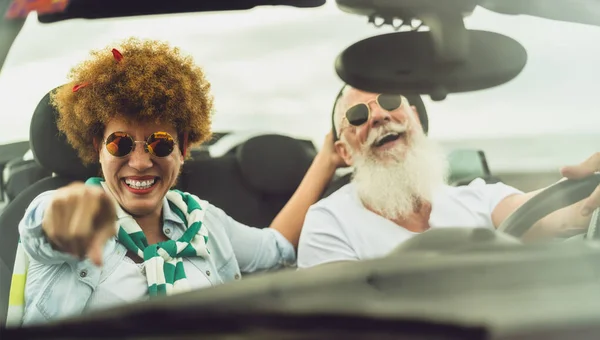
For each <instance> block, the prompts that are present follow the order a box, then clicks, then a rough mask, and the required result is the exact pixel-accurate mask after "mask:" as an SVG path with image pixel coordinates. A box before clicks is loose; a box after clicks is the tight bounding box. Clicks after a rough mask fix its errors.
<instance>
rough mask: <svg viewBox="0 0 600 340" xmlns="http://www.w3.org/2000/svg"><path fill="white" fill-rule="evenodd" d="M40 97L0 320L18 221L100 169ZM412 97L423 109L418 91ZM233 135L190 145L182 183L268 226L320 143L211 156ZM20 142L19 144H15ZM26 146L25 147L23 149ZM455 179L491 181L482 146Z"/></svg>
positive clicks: (461, 155) (467, 154)
mask: <svg viewBox="0 0 600 340" xmlns="http://www.w3.org/2000/svg"><path fill="white" fill-rule="evenodd" d="M49 96H50V94H49V93H48V94H46V96H44V98H42V99H41V100H40V102H39V104H38V106H37V107H36V110H35V112H34V113H33V116H32V119H31V126H30V143H29V144H30V146H31V154H32V159H23V158H24V157H23V156H21V157H16V158H13V159H11V160H10V161H8V162H7V163H6V165H5V172H7V174H8V179H7V181H6V191H7V192H6V194H7V200H8V202H7V203H8V204H7V206H6V208H5V209H4V210H3V212H2V213H1V214H0V235H2V237H0V270H1V275H0V320H4V319H5V317H6V311H7V308H8V293H9V291H10V278H11V275H10V274H11V273H12V268H13V264H14V258H15V251H16V246H17V242H18V230H17V225H18V223H19V221H20V220H21V218H22V217H23V214H24V212H25V209H26V208H27V206H28V205H29V203H30V202H31V201H32V200H33V199H34V198H35V197H36V196H37V195H39V194H40V193H42V192H44V191H47V190H52V189H58V188H60V187H62V186H65V185H67V184H68V183H70V182H73V181H78V180H79V181H82V180H85V179H87V178H88V177H90V176H94V175H96V174H98V172H99V169H98V167H96V166H93V167H89V168H86V167H84V166H83V164H82V163H81V162H80V161H79V159H78V158H77V155H76V153H75V150H74V149H73V148H72V147H71V146H70V145H69V144H68V143H67V142H66V139H65V138H64V137H63V136H61V135H60V133H59V132H58V129H57V127H56V121H55V118H56V114H57V113H56V112H55V110H54V109H53V108H52V107H51V106H50V105H49ZM412 102H413V103H415V104H416V105H418V106H419V107H421V108H422V111H423V112H425V113H424V114H425V117H426V111H425V108H424V105H423V102H422V100H421V99H420V98H419V97H418V96H416V97H415V98H412ZM225 136H228V137H231V135H230V134H224V133H220V134H219V133H218V134H215V136H214V138H212V139H211V140H210V141H209V142H207V143H205V144H204V145H201V146H200V147H198V148H196V149H194V150H192V151H191V159H190V160H187V161H186V162H185V164H184V167H183V170H182V174H181V177H180V179H179V182H178V184H177V188H178V189H180V190H183V191H187V192H190V193H193V194H195V195H197V196H198V197H201V198H202V199H205V200H208V201H209V202H211V203H212V204H215V205H216V206H218V207H220V208H221V209H223V210H225V211H227V213H228V214H229V215H230V216H232V217H233V218H234V219H236V220H237V221H240V222H242V223H245V224H247V225H251V226H256V227H261V228H262V227H267V226H269V224H270V223H271V221H272V220H273V219H274V218H275V216H276V215H277V213H278V212H279V211H280V210H281V209H282V208H283V206H284V205H285V203H286V202H287V201H288V199H289V198H290V197H291V195H292V194H293V193H294V191H295V190H296V188H297V187H298V185H299V184H300V181H301V180H302V178H303V177H304V174H305V173H306V171H307V170H308V167H309V166H310V164H311V162H312V160H313V158H314V156H315V155H316V148H315V146H314V145H313V143H312V142H311V141H308V140H300V139H295V138H291V137H288V136H284V135H277V134H262V135H256V136H252V137H250V138H248V139H245V140H240V141H239V143H238V144H234V146H231V147H230V149H229V150H228V151H226V152H224V154H222V155H218V156H212V155H211V153H210V149H211V147H213V148H215V147H216V146H218V144H219V140H222V139H224V137H225ZM18 145H22V144H18ZM23 150H24V148H23V147H21V151H22V153H23V154H25V151H23ZM449 160H450V164H451V165H453V167H452V168H455V169H456V171H453V172H452V174H451V176H450V179H451V182H453V183H454V185H466V184H468V183H469V182H470V181H471V180H473V179H475V178H484V179H486V180H489V181H492V180H493V176H491V174H490V172H489V168H488V167H487V163H486V160H485V155H484V154H483V152H482V151H478V150H457V151H456V152H454V153H451V154H450V156H449ZM350 177H351V173H346V174H343V175H341V176H338V177H336V178H334V179H333V180H332V182H331V184H330V186H329V187H328V188H327V189H326V190H325V192H324V193H323V197H326V196H328V195H330V194H331V193H333V192H334V191H335V190H337V189H339V188H340V187H341V186H343V185H345V184H347V183H348V182H349V180H350Z"/></svg>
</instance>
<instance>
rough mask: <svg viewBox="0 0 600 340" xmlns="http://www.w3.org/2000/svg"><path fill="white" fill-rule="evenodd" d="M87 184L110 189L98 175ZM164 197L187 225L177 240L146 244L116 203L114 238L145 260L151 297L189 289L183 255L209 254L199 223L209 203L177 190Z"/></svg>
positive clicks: (136, 226) (206, 239)
mask: <svg viewBox="0 0 600 340" xmlns="http://www.w3.org/2000/svg"><path fill="white" fill-rule="evenodd" d="M86 184H89V185H101V186H102V187H103V188H104V190H105V191H107V192H109V191H108V188H107V187H106V184H105V183H104V181H103V180H102V179H101V178H99V177H92V178H90V179H88V180H87V181H86ZM109 194H110V193H109ZM166 197H167V201H168V202H169V207H170V208H171V210H173V212H175V214H177V215H178V216H179V217H180V218H181V219H182V220H183V221H186V225H187V228H186V230H185V232H184V233H183V235H182V236H181V237H180V238H179V239H178V240H177V241H174V240H168V241H163V242H159V243H156V244H152V245H148V240H147V239H146V235H144V232H143V231H142V229H141V228H140V226H139V225H138V224H137V222H136V221H135V220H134V219H133V217H131V215H129V214H128V213H126V212H125V211H123V209H122V208H121V207H120V206H119V205H118V204H116V209H117V219H118V220H117V224H116V227H117V240H119V242H121V244H123V245H124V246H125V248H127V250H129V251H131V252H132V253H134V254H137V255H138V256H139V257H140V258H141V259H143V260H144V266H145V268H146V279H147V280H148V293H149V295H150V296H151V297H152V296H157V295H171V294H175V293H179V292H184V291H187V290H189V289H190V286H189V284H188V281H187V278H186V276H185V270H184V269H183V260H182V259H183V258H184V257H196V256H200V257H204V258H207V257H208V256H209V251H208V248H207V247H206V244H207V243H208V231H207V230H206V228H203V226H202V220H203V219H204V212H205V211H206V206H207V205H208V203H207V202H205V201H201V200H199V199H197V198H196V197H194V196H192V195H190V194H187V193H183V192H181V191H179V190H169V192H167V195H166ZM203 205H204V206H203Z"/></svg>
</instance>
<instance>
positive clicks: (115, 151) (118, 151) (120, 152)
mask: <svg viewBox="0 0 600 340" xmlns="http://www.w3.org/2000/svg"><path fill="white" fill-rule="evenodd" d="M137 143H144V151H146V152H149V153H150V154H151V155H154V156H156V157H167V156H168V155H170V154H171V153H172V152H173V149H175V139H174V138H173V136H171V135H170V134H168V133H166V132H161V131H159V132H155V133H153V134H151V135H150V136H149V137H148V138H147V139H146V140H145V141H137V140H135V139H134V138H133V137H132V136H131V135H129V134H127V133H126V132H113V133H111V134H110V135H109V136H108V137H107V138H106V150H108V152H109V153H110V154H111V155H113V156H115V157H125V156H127V155H129V154H130V153H132V152H133V150H135V145H136V144H137Z"/></svg>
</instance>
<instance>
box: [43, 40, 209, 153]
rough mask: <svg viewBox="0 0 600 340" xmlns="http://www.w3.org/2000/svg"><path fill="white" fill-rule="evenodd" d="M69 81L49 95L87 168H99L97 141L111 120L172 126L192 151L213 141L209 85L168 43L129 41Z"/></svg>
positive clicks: (100, 53) (100, 54)
mask: <svg viewBox="0 0 600 340" xmlns="http://www.w3.org/2000/svg"><path fill="white" fill-rule="evenodd" d="M113 48H115V49H116V51H115V50H113ZM113 53H117V55H118V54H119V53H120V54H121V55H122V59H121V58H117V57H116V56H114V55H113ZM119 59H120V60H119ZM69 81H70V82H69V83H68V84H66V85H64V86H61V87H59V88H58V89H56V90H55V91H54V92H53V93H52V94H51V104H52V106H54V107H55V108H56V110H57V111H58V117H57V125H58V129H59V131H60V132H62V133H63V134H64V135H65V136H66V138H67V141H68V142H69V144H71V145H72V146H73V147H74V148H75V150H77V152H78V155H79V157H80V158H81V160H82V161H83V163H84V164H91V163H97V162H98V152H97V150H96V148H95V147H94V139H95V138H97V140H101V139H102V137H103V134H104V127H105V126H106V124H107V122H108V121H110V120H111V119H113V118H120V119H124V120H126V121H127V122H130V123H136V122H137V123H139V122H156V123H158V124H172V125H173V126H174V127H175V129H176V130H177V131H178V134H179V136H178V137H179V140H180V144H181V142H182V141H181V138H182V135H183V134H184V133H187V134H188V145H190V146H193V145H195V144H196V145H197V144H200V143H202V142H204V141H205V140H207V139H208V138H209V137H210V127H211V116H212V111H213V98H212V95H211V94H210V87H211V86H210V83H209V82H208V81H207V80H206V78H205V75H204V72H203V71H202V69H201V68H200V67H198V66H196V65H195V64H194V62H193V60H192V58H191V57H190V56H184V55H182V53H181V52H180V50H179V49H178V48H172V47H170V46H169V45H168V44H167V43H165V42H160V41H154V40H139V39H136V38H130V39H127V40H125V41H123V42H122V43H120V44H118V45H117V46H109V47H106V48H105V49H102V50H95V51H92V52H91V58H90V59H89V60H87V61H84V62H83V63H81V64H79V65H77V66H76V67H74V68H73V69H71V71H70V73H69ZM77 87H79V88H78V89H77Z"/></svg>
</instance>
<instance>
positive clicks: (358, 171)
mask: <svg viewBox="0 0 600 340" xmlns="http://www.w3.org/2000/svg"><path fill="white" fill-rule="evenodd" d="M387 125H390V127H388V126H382V127H381V128H380V129H379V130H378V131H371V134H372V135H374V136H369V138H368V141H367V143H365V144H364V145H365V147H363V148H362V150H360V151H354V152H352V156H353V159H354V167H355V170H354V177H353V183H354V184H355V185H356V188H357V190H358V195H359V197H360V199H361V200H362V202H363V204H365V205H366V206H367V207H368V208H370V209H371V210H373V211H375V212H377V213H378V214H380V215H381V216H383V217H385V218H387V219H390V220H396V219H398V218H402V217H406V216H408V215H409V214H410V213H412V212H413V211H415V209H416V208H417V206H418V204H419V203H424V202H431V200H432V198H433V194H434V192H435V191H436V190H437V189H439V188H440V187H442V186H443V185H444V184H445V183H446V180H447V172H448V164H447V160H446V156H445V154H444V152H443V151H442V150H441V148H439V146H438V145H437V143H435V142H434V141H432V140H430V139H428V138H427V137H426V136H425V134H424V133H423V132H422V131H421V130H419V131H413V132H412V133H411V134H410V135H408V136H407V138H408V146H406V145H404V144H403V143H399V144H398V145H397V146H395V147H394V148H393V149H390V150H387V151H385V152H378V153H377V154H375V153H374V152H373V151H372V149H371V148H370V145H372V143H370V142H369V140H375V138H376V137H377V136H381V135H383V134H384V133H386V132H387V131H390V129H393V126H394V123H391V124H387ZM382 158H385V159H382Z"/></svg>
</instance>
